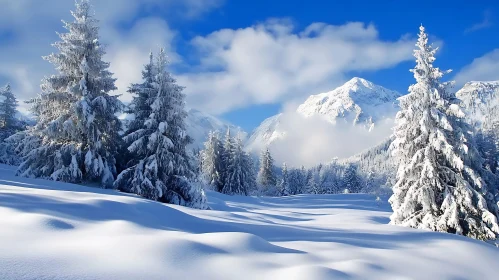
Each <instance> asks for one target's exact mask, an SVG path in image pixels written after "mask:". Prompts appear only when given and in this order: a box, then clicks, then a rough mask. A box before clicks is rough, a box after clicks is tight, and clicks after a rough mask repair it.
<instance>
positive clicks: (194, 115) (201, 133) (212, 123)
mask: <svg viewBox="0 0 499 280" xmlns="http://www.w3.org/2000/svg"><path fill="white" fill-rule="evenodd" d="M186 125H187V133H188V134H189V136H191V137H192V138H193V140H194V142H193V143H192V144H191V146H192V147H193V148H202V147H203V143H204V142H205V141H206V139H207V138H208V134H209V133H210V131H218V132H220V133H222V134H225V132H226V131H227V128H230V131H231V134H232V135H234V136H236V135H238V134H239V136H240V137H242V139H243V140H246V138H247V136H248V133H246V132H245V131H244V130H243V129H242V128H240V127H238V126H235V125H233V124H231V123H229V122H226V121H224V120H221V119H219V118H217V117H215V116H212V115H210V114H207V113H204V112H201V111H198V110H196V109H190V110H189V111H188V112H187V119H186Z"/></svg>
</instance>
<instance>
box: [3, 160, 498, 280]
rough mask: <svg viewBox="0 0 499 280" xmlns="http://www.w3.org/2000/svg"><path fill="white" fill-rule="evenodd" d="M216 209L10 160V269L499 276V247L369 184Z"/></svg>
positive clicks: (6, 231) (59, 275) (222, 275)
mask: <svg viewBox="0 0 499 280" xmlns="http://www.w3.org/2000/svg"><path fill="white" fill-rule="evenodd" d="M208 195H209V200H210V206H211V207H212V208H213V210H207V211H201V210H192V209H187V208H184V207H180V206H171V205H164V204H160V203H156V202H152V201H148V200H145V199H141V198H139V197H136V196H133V195H127V194H122V193H117V192H115V191H111V190H101V189H95V188H89V187H83V186H78V185H72V184H65V183H58V182H52V181H44V180H34V179H25V178H18V177H15V176H14V175H13V168H12V167H8V166H5V165H2V166H0V279H238V280H239V279H287V280H289V279H306V280H311V279H383V280H389V279H449V280H450V279H452V280H458V279H459V280H462V279H499V265H498V264H499V263H498V261H499V249H497V248H495V247H493V246H491V245H488V244H486V243H483V242H479V241H475V240H472V239H468V238H464V237H459V236H454V235H450V234H442V233H434V232H425V231H418V230H413V229H408V228H402V227H395V226H390V225H387V223H388V217H389V215H390V208H389V205H388V204H387V203H386V202H376V201H375V199H374V197H372V196H368V195H355V194H349V195H318V196H314V195H300V196H291V197H281V198H255V197H229V196H225V195H221V194H218V193H211V192H210V193H208Z"/></svg>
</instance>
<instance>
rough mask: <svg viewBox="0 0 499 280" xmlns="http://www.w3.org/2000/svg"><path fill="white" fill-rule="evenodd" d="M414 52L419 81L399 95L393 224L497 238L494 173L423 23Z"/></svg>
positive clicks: (415, 70) (498, 230)
mask: <svg viewBox="0 0 499 280" xmlns="http://www.w3.org/2000/svg"><path fill="white" fill-rule="evenodd" d="M416 46H417V48H416V50H415V51H414V56H415V58H416V67H415V68H414V69H412V70H411V71H412V72H413V73H414V77H415V79H416V84H414V85H411V86H410V87H409V94H408V95H406V96H403V97H401V98H400V99H399V100H400V108H401V110H400V112H399V113H398V114H397V117H396V123H397V124H396V127H395V139H394V141H393V143H392V149H393V154H394V155H395V156H396V157H397V159H398V160H399V162H400V165H399V169H398V173H397V183H396V184H395V185H394V187H393V195H392V197H391V198H390V203H391V205H392V208H393V214H392V216H391V224H396V225H403V226H409V227H414V228H422V229H428V230H433V231H441V232H449V233H455V234H460V235H466V236H469V237H473V238H477V239H482V240H485V239H495V238H496V237H497V235H498V234H499V226H498V224H497V206H496V205H495V201H493V195H492V194H491V193H490V192H489V187H490V186H488V184H487V183H488V182H487V180H488V177H489V176H490V172H487V170H485V169H483V167H482V165H483V159H482V158H481V157H480V155H479V153H478V151H477V150H476V148H475V146H474V143H473V139H472V137H471V135H470V131H471V128H470V127H469V125H468V124H467V123H466V122H465V120H464V113H463V112H462V110H461V108H460V107H459V106H458V105H457V101H458V100H456V99H455V97H454V94H453V93H451V92H450V91H448V90H447V85H446V84H445V83H442V82H441V81H440V79H441V78H442V76H443V74H444V73H443V72H442V71H441V70H440V69H438V68H435V67H434V66H433V62H434V61H435V56H434V55H435V52H436V49H434V48H432V46H430V45H428V36H427V34H426V33H425V29H424V27H423V26H421V27H420V33H419V39H418V42H417V43H416Z"/></svg>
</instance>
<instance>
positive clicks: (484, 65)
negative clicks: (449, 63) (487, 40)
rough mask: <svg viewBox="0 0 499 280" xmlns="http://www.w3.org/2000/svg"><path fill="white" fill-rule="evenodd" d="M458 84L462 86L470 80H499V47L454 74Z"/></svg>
mask: <svg viewBox="0 0 499 280" xmlns="http://www.w3.org/2000/svg"><path fill="white" fill-rule="evenodd" d="M454 80H455V81H456V86H462V85H464V84H465V83H467V82H470V81H497V80H499V49H495V50H493V51H491V52H489V53H487V54H485V55H483V56H481V57H479V58H475V59H474V60H473V62H471V64H468V65H466V66H465V67H463V68H462V69H461V70H460V71H459V72H458V73H456V75H455V76H454Z"/></svg>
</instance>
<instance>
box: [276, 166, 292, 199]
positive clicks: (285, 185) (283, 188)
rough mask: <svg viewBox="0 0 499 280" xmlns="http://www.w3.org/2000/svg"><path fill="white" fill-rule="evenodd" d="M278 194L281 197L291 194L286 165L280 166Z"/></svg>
mask: <svg viewBox="0 0 499 280" xmlns="http://www.w3.org/2000/svg"><path fill="white" fill-rule="evenodd" d="M279 193H280V195H281V196H286V195H290V194H291V189H290V184H289V173H288V166H287V165H286V163H283V165H282V174H281V181H280V182H279Z"/></svg>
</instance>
